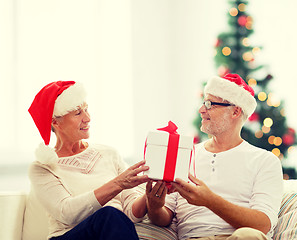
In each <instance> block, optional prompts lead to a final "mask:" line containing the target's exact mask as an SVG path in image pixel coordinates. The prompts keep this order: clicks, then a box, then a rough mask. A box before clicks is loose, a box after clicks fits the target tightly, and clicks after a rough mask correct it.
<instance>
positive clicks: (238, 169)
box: [165, 141, 283, 239]
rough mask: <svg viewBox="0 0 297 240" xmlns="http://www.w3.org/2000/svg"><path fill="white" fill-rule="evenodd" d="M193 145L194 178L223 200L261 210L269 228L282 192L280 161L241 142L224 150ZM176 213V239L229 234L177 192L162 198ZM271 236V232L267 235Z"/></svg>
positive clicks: (229, 230)
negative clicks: (194, 147) (177, 236)
mask: <svg viewBox="0 0 297 240" xmlns="http://www.w3.org/2000/svg"><path fill="white" fill-rule="evenodd" d="M204 144H205V142H203V143H200V144H198V145H196V149H195V152H196V159H195V165H196V167H195V168H196V175H197V176H196V177H197V178H198V179H200V180H202V181H204V183H205V184H206V185H207V186H208V187H209V188H210V190H212V191H213V192H214V193H216V194H218V195H220V196H221V197H223V198H224V199H225V200H227V201H229V202H231V203H233V204H236V205H239V206H242V207H246V208H250V209H256V210H259V211H262V212H263V213H265V214H266V215H267V216H268V217H269V219H270V221H271V226H272V228H271V229H273V228H274V226H275V225H276V223H277V214H278V211H279V207H280V203H281V199H282V193H283V185H282V184H283V181H282V168H281V163H280V160H279V159H278V158H277V157H276V156H275V155H273V154H272V153H271V152H268V151H266V150H263V149H260V148H257V147H255V146H252V145H250V144H249V143H247V142H246V141H243V142H242V143H241V144H240V145H238V146H236V147H235V148H232V149H230V150H228V151H224V152H220V153H211V152H208V151H207V150H206V149H205V148H204ZM165 206H166V207H168V208H169V209H170V210H171V211H173V212H174V213H175V214H176V218H177V219H176V220H177V230H178V235H179V239H186V238H189V237H205V236H213V235H223V234H232V233H233V232H234V231H235V229H234V228H233V227H232V226H231V225H230V224H228V223H227V222H225V221H224V220H223V219H221V218H220V217H219V216H217V215H216V214H214V213H213V212H212V211H210V210H209V209H207V208H206V207H198V206H194V205H190V204H188V203H187V201H186V200H185V199H184V198H182V197H181V196H180V195H179V194H178V193H174V194H170V195H168V196H167V198H166V204H165ZM267 236H268V237H271V236H272V231H270V232H269V233H268V234H267Z"/></svg>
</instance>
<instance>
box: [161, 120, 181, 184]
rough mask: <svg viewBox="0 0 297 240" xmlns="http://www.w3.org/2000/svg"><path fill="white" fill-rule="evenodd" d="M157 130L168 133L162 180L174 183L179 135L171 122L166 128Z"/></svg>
mask: <svg viewBox="0 0 297 240" xmlns="http://www.w3.org/2000/svg"><path fill="white" fill-rule="evenodd" d="M157 130H160V131H165V132H168V133H169V139H168V147H167V155H166V161H165V168H164V175H163V180H164V181H167V182H172V181H174V174H175V168H176V160H177V152H178V143H179V134H178V133H177V132H176V130H177V126H176V125H175V124H174V123H173V122H171V121H169V122H168V126H166V127H163V128H158V129H157Z"/></svg>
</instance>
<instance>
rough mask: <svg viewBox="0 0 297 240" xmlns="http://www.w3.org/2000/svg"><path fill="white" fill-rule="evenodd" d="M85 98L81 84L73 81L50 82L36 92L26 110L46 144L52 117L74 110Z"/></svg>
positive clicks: (49, 134)
mask: <svg viewBox="0 0 297 240" xmlns="http://www.w3.org/2000/svg"><path fill="white" fill-rule="evenodd" d="M85 98H86V92H85V90H84V88H83V86H82V84H80V83H76V82H74V81H56V82H52V83H49V84H47V85H46V86H45V87H43V88H42V89H41V90H40V91H39V92H38V93H37V95H36V96H35V98H34V100H33V102H32V104H31V106H30V108H29V110H28V111H29V113H30V114H31V116H32V118H33V121H34V122H35V125H36V126H37V128H38V130H39V132H40V135H41V137H42V138H43V141H44V143H45V144H46V145H48V144H49V142H50V136H51V124H52V118H53V117H54V116H63V115H65V114H67V113H69V112H71V111H73V110H76V109H77V107H78V106H80V105H81V104H82V103H83V102H84V101H85Z"/></svg>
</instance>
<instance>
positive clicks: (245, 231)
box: [188, 227, 267, 240]
mask: <svg viewBox="0 0 297 240" xmlns="http://www.w3.org/2000/svg"><path fill="white" fill-rule="evenodd" d="M225 239H226V240H267V237H266V235H265V234H264V233H262V232H261V231H259V230H256V229H253V228H247V227H244V228H239V229H237V230H236V231H235V232H234V233H233V234H232V235H218V236H210V237H200V238H189V239H188V240H225Z"/></svg>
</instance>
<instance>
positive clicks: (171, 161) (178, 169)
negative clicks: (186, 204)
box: [144, 121, 194, 182]
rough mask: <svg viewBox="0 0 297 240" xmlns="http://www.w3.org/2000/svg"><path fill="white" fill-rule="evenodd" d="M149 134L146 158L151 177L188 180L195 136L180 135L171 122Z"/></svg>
mask: <svg viewBox="0 0 297 240" xmlns="http://www.w3.org/2000/svg"><path fill="white" fill-rule="evenodd" d="M157 130H159V131H151V132H149V133H148V135H147V139H146V144H145V154H144V159H145V160H146V165H147V166H149V167H150V168H149V170H148V171H145V172H144V174H147V175H148V176H149V178H150V179H153V180H164V181H166V182H172V181H174V179H175V178H181V179H183V180H186V181H187V180H188V173H189V168H190V164H191V157H192V151H193V140H194V139H193V137H189V136H183V135H179V134H178V133H177V132H176V130H177V126H176V125H175V124H174V123H173V122H171V121H170V122H169V123H168V126H167V127H165V128H159V129H157Z"/></svg>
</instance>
